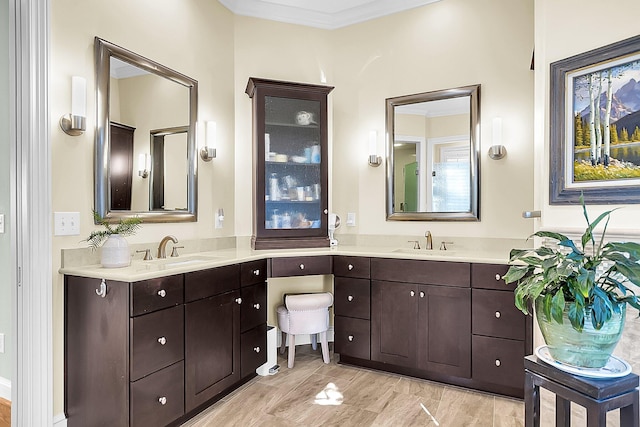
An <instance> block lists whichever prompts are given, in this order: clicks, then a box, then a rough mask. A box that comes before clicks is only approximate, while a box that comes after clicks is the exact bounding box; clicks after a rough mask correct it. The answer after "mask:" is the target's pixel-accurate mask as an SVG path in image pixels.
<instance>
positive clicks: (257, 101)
mask: <svg viewBox="0 0 640 427" xmlns="http://www.w3.org/2000/svg"><path fill="white" fill-rule="evenodd" d="M332 89H333V87H331V86H322V85H312V84H302V83H291V82H283V81H276V80H266V79H259V78H255V77H251V78H250V79H249V82H248V84H247V89H246V93H247V95H249V97H250V98H251V99H252V103H253V174H254V175H253V197H254V200H255V201H254V204H253V219H254V223H253V236H252V239H251V242H252V246H253V248H254V249H284V248H312V247H323V246H329V238H328V235H327V224H328V208H329V206H328V200H329V197H328V194H327V182H328V172H327V141H328V136H327V96H328V95H329V92H331V90H332Z"/></svg>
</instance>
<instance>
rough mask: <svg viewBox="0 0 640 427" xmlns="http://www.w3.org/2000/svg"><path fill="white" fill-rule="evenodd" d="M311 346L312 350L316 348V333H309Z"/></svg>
mask: <svg viewBox="0 0 640 427" xmlns="http://www.w3.org/2000/svg"><path fill="white" fill-rule="evenodd" d="M311 348H312V349H313V350H314V351H315V350H317V349H318V334H311Z"/></svg>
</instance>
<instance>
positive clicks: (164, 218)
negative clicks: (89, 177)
mask: <svg viewBox="0 0 640 427" xmlns="http://www.w3.org/2000/svg"><path fill="white" fill-rule="evenodd" d="M95 57H96V77H97V81H96V102H97V123H96V124H97V127H96V141H95V144H96V145H95V164H94V168H95V171H94V173H95V209H96V211H97V212H98V213H99V214H100V216H102V217H103V218H106V219H107V220H109V221H112V222H115V221H117V220H119V219H120V218H124V217H131V216H137V217H140V218H142V219H143V221H144V222H186V221H196V218H197V159H198V157H197V153H196V118H197V104H198V102H197V101H198V99H197V98H198V82H197V81H195V80H194V79H192V78H190V77H187V76H185V75H183V74H180V73H178V72H176V71H174V70H171V69H170V68H167V67H165V66H164V65H162V64H159V63H157V62H154V61H152V60H150V59H147V58H145V57H143V56H140V55H138V54H135V53H133V52H131V51H128V50H126V49H124V48H122V47H120V46H117V45H114V44H112V43H109V42H107V41H105V40H102V39H100V38H98V37H96V38H95Z"/></svg>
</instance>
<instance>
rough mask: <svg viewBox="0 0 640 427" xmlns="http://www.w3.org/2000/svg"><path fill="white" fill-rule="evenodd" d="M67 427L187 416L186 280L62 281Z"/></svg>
mask: <svg viewBox="0 0 640 427" xmlns="http://www.w3.org/2000/svg"><path fill="white" fill-rule="evenodd" d="M64 293H65V315H64V328H65V342H64V355H65V358H64V359H65V362H64V364H65V369H64V371H65V374H64V375H65V413H66V415H67V418H68V420H67V425H69V426H82V427H85V426H104V425H110V426H142V425H163V424H167V423H170V422H172V421H174V420H176V419H177V418H179V417H180V416H182V415H183V414H184V412H185V408H184V388H183V384H184V339H183V305H182V303H183V276H182V275H176V276H167V277H162V278H158V279H150V280H145V281H140V282H134V283H126V282H116V281H111V280H100V279H90V278H84V277H76V276H65V289H64Z"/></svg>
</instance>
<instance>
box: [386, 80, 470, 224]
mask: <svg viewBox="0 0 640 427" xmlns="http://www.w3.org/2000/svg"><path fill="white" fill-rule="evenodd" d="M386 127H387V132H386V135H387V153H386V155H387V166H386V167H387V191H386V204H387V220H394V221H396V220H399V221H479V219H480V217H479V212H480V209H479V208H480V207H479V186H480V166H479V160H480V158H479V154H478V153H479V146H480V140H479V137H480V85H473V86H465V87H460V88H455V89H446V90H439V91H434V92H425V93H418V94H413V95H405V96H399V97H395V98H387V100H386Z"/></svg>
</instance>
